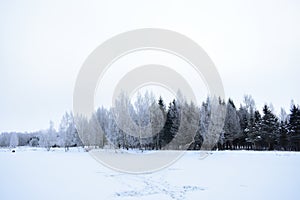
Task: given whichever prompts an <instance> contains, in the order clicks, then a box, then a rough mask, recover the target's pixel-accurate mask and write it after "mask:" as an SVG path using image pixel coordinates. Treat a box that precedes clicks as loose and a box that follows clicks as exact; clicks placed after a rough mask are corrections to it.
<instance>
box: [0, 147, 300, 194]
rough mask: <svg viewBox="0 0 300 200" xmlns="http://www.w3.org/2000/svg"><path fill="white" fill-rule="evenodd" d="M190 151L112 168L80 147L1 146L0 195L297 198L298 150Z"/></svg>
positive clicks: (299, 185)
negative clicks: (142, 170)
mask: <svg viewBox="0 0 300 200" xmlns="http://www.w3.org/2000/svg"><path fill="white" fill-rule="evenodd" d="M199 157H200V156H199V152H187V153H186V154H185V155H184V156H183V157H182V158H181V159H180V160H178V161H177V162H176V163H175V164H173V165H172V166H170V167H168V168H165V169H163V170H161V171H158V172H155V173H150V174H142V175H132V174H126V173H120V172H116V171H113V170H111V169H108V168H106V167H104V166H102V165H101V164H100V163H98V162H97V161H95V160H94V159H93V158H92V157H91V156H90V155H89V153H86V152H84V151H83V150H80V149H72V150H71V151H69V152H64V151H63V150H56V151H50V152H47V151H45V150H42V149H38V150H36V149H17V151H16V153H11V151H9V150H5V149H1V150H0V199H1V200H8V199H22V200H27V199H28V200H29V199H30V200H34V199H44V200H48V199H49V200H53V199H55V200H59V199H64V200H65V199H117V200H118V199H120V200H125V199H128V200H129V199H151V200H153V199H178V200H179V199H180V200H181V199H197V200H198V199H205V200H208V199H230V200H233V199H239V200H240V199H243V200H245V199H251V200H253V199H264V200H265V199H272V200H276V199H278V200H279V199H280V200H282V199H289V200H290V199H299V198H300V153H296V152H246V151H234V152H229V151H225V152H212V154H211V155H209V156H208V157H207V158H206V159H203V160H201V159H199Z"/></svg>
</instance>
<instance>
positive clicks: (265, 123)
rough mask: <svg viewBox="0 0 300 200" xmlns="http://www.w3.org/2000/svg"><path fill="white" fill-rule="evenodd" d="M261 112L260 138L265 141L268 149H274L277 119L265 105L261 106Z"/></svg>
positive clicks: (277, 125) (276, 136) (276, 135)
mask: <svg viewBox="0 0 300 200" xmlns="http://www.w3.org/2000/svg"><path fill="white" fill-rule="evenodd" d="M263 113H264V116H263V117H262V124H261V132H262V138H263V140H264V141H265V142H266V145H267V148H268V150H274V145H275V142H276V139H277V138H278V127H279V124H278V119H277V117H276V116H275V115H274V114H273V113H272V111H271V110H270V108H269V107H268V106H267V105H265V106H264V107H263Z"/></svg>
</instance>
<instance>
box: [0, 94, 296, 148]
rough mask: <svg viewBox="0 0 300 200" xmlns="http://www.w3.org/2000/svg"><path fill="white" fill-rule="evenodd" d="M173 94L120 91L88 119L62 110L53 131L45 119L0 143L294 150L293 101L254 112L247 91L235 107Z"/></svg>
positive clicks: (7, 135) (217, 100)
mask: <svg viewBox="0 0 300 200" xmlns="http://www.w3.org/2000/svg"><path fill="white" fill-rule="evenodd" d="M178 96H179V97H180V98H177V99H176V100H173V101H172V102H171V103H169V104H168V105H166V104H165V102H164V100H163V98H162V97H160V98H159V99H158V101H157V100H156V99H155V97H154V95H153V94H150V93H148V92H146V93H145V95H141V94H139V95H138V96H137V98H136V100H135V102H131V101H130V99H129V98H128V97H127V96H126V95H125V94H121V95H120V97H119V98H118V99H117V101H116V102H115V104H114V106H113V107H112V108H109V109H107V108H104V107H101V108H99V109H98V110H97V111H96V112H95V113H93V115H92V116H91V117H90V118H89V119H87V118H85V117H83V116H76V117H74V116H73V114H72V113H66V114H65V115H64V116H63V118H62V121H61V123H60V126H59V130H58V131H56V130H55V129H54V128H53V123H50V128H49V129H48V130H45V131H38V132H35V133H2V134H1V135H0V146H2V147H7V146H9V147H15V146H26V145H27V146H39V147H45V148H47V149H50V148H51V147H65V148H66V149H68V148H69V147H72V146H88V147H93V148H95V147H96V148H97V147H98V148H103V147H107V146H108V147H111V148H123V149H130V148H132V149H134V148H135V149H148V150H154V149H155V150H158V149H178V150H180V149H192V150H199V149H209V150H210V149H219V150H235V149H245V150H289V151H291V150H292V151H300V108H299V106H298V105H295V104H294V103H292V104H291V109H290V113H289V114H287V113H286V112H285V111H284V109H281V113H280V115H279V116H276V114H275V113H274V111H273V108H272V106H268V105H264V107H263V109H262V113H260V112H259V110H257V109H256V107H255V102H254V100H253V99H252V97H251V96H247V95H246V96H245V97H244V103H243V104H241V105H240V107H239V108H237V107H236V106H235V104H234V102H233V100H232V99H229V100H228V101H227V103H226V102H225V101H224V100H221V99H220V98H207V100H206V101H205V102H203V103H202V105H201V106H200V107H198V106H197V105H195V104H194V103H193V102H187V101H186V100H185V99H184V98H182V96H180V94H178ZM178 96H177V97H178ZM75 122H76V123H75Z"/></svg>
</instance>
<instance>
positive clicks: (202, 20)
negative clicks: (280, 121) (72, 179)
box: [0, 0, 300, 132]
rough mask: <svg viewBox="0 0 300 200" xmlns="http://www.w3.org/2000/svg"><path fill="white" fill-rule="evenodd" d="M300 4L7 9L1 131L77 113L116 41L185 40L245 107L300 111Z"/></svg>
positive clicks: (28, 5)
mask: <svg viewBox="0 0 300 200" xmlns="http://www.w3.org/2000/svg"><path fill="white" fill-rule="evenodd" d="M299 2H300V1H297V0H291V1H286V0H281V1H275V0H272V1H261V0H258V1H244V2H243V1H222V0H220V1H199V0H189V1H174V0H164V1H161V0H152V1H140V0H135V1H132V0H126V1H115V0H107V1H76V0H72V1H54V0H51V1H38V0H36V1H31V0H27V1H16V0H6V1H5V0H4V1H3V0H2V1H1V3H0V79H1V84H0V91H1V96H0V132H2V131H32V130H38V129H45V128H47V127H48V124H49V120H53V121H54V122H55V123H56V124H58V122H59V120H60V118H61V116H62V114H63V113H64V112H65V111H66V110H69V111H70V110H72V101H73V99H72V97H73V96H72V95H73V89H74V83H75V80H76V76H77V73H78V71H79V69H80V67H81V65H82V63H83V62H84V60H85V59H86V58H87V56H88V55H89V54H90V53H91V52H92V51H93V50H94V49H95V48H96V47H97V46H98V45H100V44H101V43H102V42H104V41H105V40H107V39H109V38H110V37H112V36H114V35H116V34H119V33H122V32H125V31H129V30H132V29H137V28H149V27H150V28H164V29H170V30H173V31H176V32H179V33H182V34H184V35H186V36H188V37H189V38H191V39H193V40H194V41H196V42H197V43H198V44H199V45H200V46H202V48H203V49H204V50H205V51H206V52H207V53H208V55H209V56H210V57H211V59H212V60H213V62H214V63H215V65H216V67H217V69H218V71H219V73H220V76H221V78H222V81H223V84H224V88H225V94H226V97H232V98H233V99H234V101H235V103H236V104H239V103H240V102H241V101H242V98H243V95H244V94H251V95H252V96H253V98H254V99H255V101H256V104H257V107H258V108H261V107H262V106H263V104H264V103H270V102H272V103H273V105H274V107H275V109H276V111H277V112H278V111H279V110H280V107H281V106H283V107H284V108H286V109H289V107H290V101H291V99H294V101H295V102H296V103H300V93H299V89H298V87H299V85H300V84H299V82H300V81H299V74H300V73H299V72H300V68H299V64H300V56H299V53H300V26H299V24H300V12H299V10H300V3H299Z"/></svg>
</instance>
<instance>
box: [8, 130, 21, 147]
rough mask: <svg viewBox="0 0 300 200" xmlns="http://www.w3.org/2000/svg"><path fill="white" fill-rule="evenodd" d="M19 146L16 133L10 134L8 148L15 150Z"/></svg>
mask: <svg viewBox="0 0 300 200" xmlns="http://www.w3.org/2000/svg"><path fill="white" fill-rule="evenodd" d="M18 145H19V137H18V134H17V133H12V134H11V137H10V142H9V146H10V147H11V148H15V147H17V146H18Z"/></svg>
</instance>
